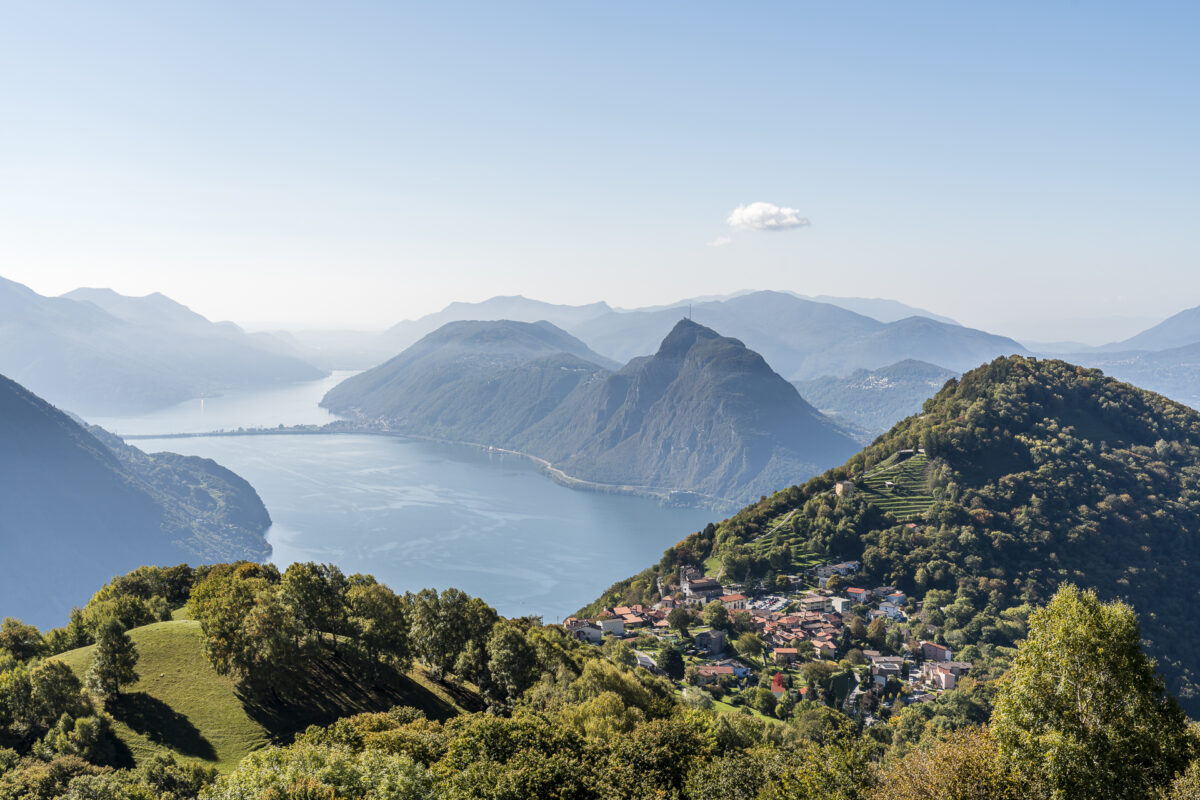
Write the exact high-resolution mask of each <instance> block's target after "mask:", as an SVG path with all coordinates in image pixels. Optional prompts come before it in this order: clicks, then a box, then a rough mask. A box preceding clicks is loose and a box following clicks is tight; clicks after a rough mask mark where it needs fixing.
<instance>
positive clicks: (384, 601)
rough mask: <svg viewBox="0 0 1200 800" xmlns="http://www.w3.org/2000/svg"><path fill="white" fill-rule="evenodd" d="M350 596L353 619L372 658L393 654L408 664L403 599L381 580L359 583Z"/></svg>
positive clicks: (406, 624)
mask: <svg viewBox="0 0 1200 800" xmlns="http://www.w3.org/2000/svg"><path fill="white" fill-rule="evenodd" d="M347 599H348V601H349V604H350V622H351V624H352V626H353V627H354V628H356V629H357V630H358V632H359V634H358V636H359V641H361V642H362V645H363V647H364V648H365V649H366V651H367V654H368V655H369V656H370V657H371V659H372V660H379V659H380V658H390V659H395V660H396V661H397V662H398V663H399V664H400V665H401V666H406V665H407V664H408V662H409V660H410V656H409V651H408V617H407V616H405V613H404V601H403V600H401V599H400V598H399V597H397V596H396V595H395V593H394V592H392V590H391V589H389V588H387V587H386V586H384V585H383V584H380V583H369V584H363V583H359V584H356V585H354V586H352V587H351V588H350V591H349V593H348V595H347Z"/></svg>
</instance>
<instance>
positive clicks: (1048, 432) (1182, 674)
mask: <svg viewBox="0 0 1200 800" xmlns="http://www.w3.org/2000/svg"><path fill="white" fill-rule="evenodd" d="M915 448H924V449H925V451H926V455H927V457H928V459H929V463H930V467H929V469H928V472H927V475H928V484H927V486H926V487H925V488H926V491H927V492H928V493H929V495H931V496H932V502H931V503H930V504H929V505H928V508H927V510H926V511H925V512H924V513H923V514H921V515H919V516H918V517H916V518H915V519H912V520H905V521H901V520H900V519H897V518H896V517H893V516H890V515H889V514H888V513H887V512H886V511H884V510H883V509H882V508H881V507H880V505H879V504H877V503H873V502H871V500H870V498H869V497H868V496H867V493H866V492H855V493H853V494H850V495H849V496H845V497H837V496H836V495H835V493H834V492H833V491H832V489H833V485H834V482H835V481H837V480H844V479H851V480H856V479H861V477H862V476H863V475H864V473H867V472H869V471H870V470H871V469H872V468H873V467H875V466H876V465H878V464H880V463H881V462H884V461H885V460H888V459H893V458H895V457H896V456H897V454H898V453H901V451H905V450H910V449H915ZM789 511H795V512H796V513H794V514H793V515H792V516H791V517H790V518H789V520H788V525H787V526H786V529H785V530H783V531H781V532H780V537H781V540H782V542H783V545H782V546H784V547H785V548H786V547H787V546H795V547H800V548H802V549H804V550H806V551H812V552H816V553H819V554H823V555H825V556H828V557H831V558H832V557H836V558H858V559H861V560H862V564H863V569H864V571H865V575H864V576H863V577H862V578H861V580H862V581H866V582H871V581H877V582H878V583H880V584H888V585H894V586H897V587H899V588H901V589H903V590H905V591H906V592H908V593H909V594H910V595H911V596H913V597H915V598H918V599H920V598H924V599H925V605H926V614H927V615H928V618H929V619H930V620H931V624H934V625H935V627H936V628H937V629H938V632H939V635H940V636H941V637H942V638H943V639H944V641H946V642H947V643H948V644H950V645H951V646H953V647H956V648H957V647H961V646H963V645H966V644H972V645H977V646H979V647H980V648H981V649H982V650H983V652H984V653H985V654H986V653H997V654H999V653H1001V652H1003V651H1004V650H1005V649H1006V648H1010V647H1011V646H1012V645H1013V644H1014V643H1015V642H1016V641H1017V640H1018V639H1020V638H1021V636H1022V635H1023V632H1024V623H1023V619H1024V616H1025V614H1026V612H1027V610H1028V608H1029V607H1031V606H1032V605H1033V604H1036V603H1040V602H1044V601H1045V600H1046V599H1047V598H1048V597H1049V596H1050V595H1051V594H1052V593H1053V591H1054V590H1055V589H1056V588H1057V587H1058V586H1059V585H1060V584H1062V583H1064V582H1068V581H1070V582H1074V583H1077V584H1079V585H1081V586H1088V587H1094V588H1095V589H1096V590H1097V592H1099V594H1100V595H1101V596H1102V597H1113V598H1122V599H1124V600H1126V601H1128V602H1130V603H1131V604H1132V605H1133V606H1134V607H1135V608H1136V609H1137V610H1138V612H1139V613H1140V615H1141V617H1142V620H1143V625H1144V635H1145V637H1146V638H1147V639H1148V640H1149V642H1150V652H1151V653H1152V655H1154V656H1155V657H1157V658H1158V659H1159V663H1160V668H1161V669H1162V670H1163V672H1164V674H1165V675H1166V677H1167V680H1168V685H1169V686H1170V688H1171V690H1172V691H1173V692H1175V693H1176V694H1177V695H1178V696H1179V697H1180V699H1181V701H1182V702H1183V703H1184V705H1185V707H1187V708H1188V709H1189V710H1190V711H1191V712H1192V713H1193V714H1196V713H1197V712H1198V711H1200V693H1198V684H1197V672H1198V670H1197V665H1198V663H1200V647H1197V645H1196V642H1197V641H1198V640H1200V622H1197V620H1196V618H1195V616H1194V615H1193V614H1192V606H1193V604H1194V599H1195V596H1196V590H1197V586H1198V582H1197V578H1196V576H1195V574H1194V567H1193V565H1194V564H1196V563H1197V560H1198V559H1200V536H1198V535H1197V531H1200V414H1197V413H1196V412H1195V411H1193V410H1192V409H1190V408H1187V407H1186V406H1183V405H1180V404H1178V403H1175V402H1173V401H1170V400H1167V399H1166V398H1163V397H1161V396H1159V395H1156V394H1153V393H1151V392H1147V391H1145V390H1142V389H1138V388H1136V387H1133V386H1130V385H1128V384H1124V383H1120V382H1118V381H1115V380H1113V379H1111V378H1107V377H1105V376H1104V375H1103V374H1102V373H1100V372H1099V371H1097V370H1092V369H1085V368H1082V367H1077V366H1074V365H1071V364H1068V363H1066V362H1062V361H1039V360H1036V359H1030V358H1024V357H1011V358H1000V359H997V360H995V361H993V362H992V363H990V364H987V365H985V366H983V367H980V368H978V369H975V370H972V371H971V372H968V373H966V374H965V375H964V376H963V377H962V378H961V379H960V380H952V381H950V382H948V383H947V384H946V386H945V387H944V388H943V389H942V390H941V391H940V392H939V393H938V394H937V395H935V396H934V397H933V398H931V399H930V400H929V401H928V402H927V403H926V404H925V407H924V410H923V413H922V414H920V415H917V416H913V417H909V418H908V419H905V420H904V421H902V422H900V423H899V424H897V425H896V426H895V427H894V428H892V430H891V431H889V432H888V433H887V434H885V435H884V436H882V437H880V438H879V439H878V440H877V441H876V442H875V443H874V444H873V445H871V446H870V447H868V448H866V449H865V450H863V451H862V452H861V453H859V454H858V455H856V456H855V457H853V458H852V459H850V461H848V462H847V463H846V464H845V465H844V466H842V467H839V468H837V469H834V470H830V471H829V472H827V473H825V474H824V475H821V476H819V477H817V478H813V479H812V480H810V481H808V482H807V483H806V484H804V485H803V486H794V487H792V488H790V489H786V490H784V491H782V492H779V493H777V494H775V495H774V496H772V497H771V498H769V499H767V500H765V501H763V502H760V503H758V504H755V505H753V506H749V507H747V508H745V509H743V510H742V511H741V512H739V513H738V514H736V515H735V516H734V517H732V518H731V519H729V520H726V521H724V522H722V523H721V524H720V525H713V526H709V527H708V528H706V529H705V531H702V532H700V533H698V534H694V535H693V536H691V537H689V538H688V539H686V540H684V541H682V542H680V543H679V544H678V545H677V546H675V547H673V548H671V549H670V550H668V551H667V553H666V554H665V555H664V557H663V559H662V561H661V562H660V563H659V564H658V565H657V566H656V567H654V568H652V569H650V570H647V571H646V572H644V573H642V574H641V575H638V576H636V577H635V578H632V579H629V580H627V581H624V582H621V583H619V584H617V585H615V586H614V587H613V588H612V589H611V590H610V591H609V592H607V593H606V594H605V596H604V599H605V601H608V602H614V601H616V600H621V601H627V602H641V601H643V600H649V599H652V595H653V594H655V590H654V585H655V583H654V578H655V577H658V576H662V577H663V578H664V580H666V581H667V582H668V583H669V582H670V581H671V580H672V579H673V575H674V573H675V570H676V569H677V568H678V566H679V565H681V564H699V563H702V562H703V561H704V560H705V559H707V558H709V557H711V556H714V555H718V556H720V557H721V558H722V559H723V563H724V564H725V567H726V570H727V572H728V571H729V570H730V568H731V565H733V569H734V570H735V571H740V572H742V573H743V576H744V577H746V578H749V579H753V578H754V577H755V576H756V575H757V576H761V575H763V574H765V573H766V572H767V571H773V570H774V569H775V568H776V567H775V566H773V565H772V563H771V560H772V559H771V554H768V555H766V556H762V557H759V556H755V555H754V554H753V553H752V552H751V551H750V550H749V549H748V548H747V547H746V542H748V541H749V540H751V539H753V538H755V537H756V536H757V535H758V534H760V533H761V532H763V531H764V530H766V526H767V525H768V523H772V522H774V521H776V520H778V519H780V518H781V517H782V516H783V515H785V514H786V513H787V512H789ZM781 557H783V558H784V559H786V560H788V561H790V554H787V553H784V554H782V556H781Z"/></svg>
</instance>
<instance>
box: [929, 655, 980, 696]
mask: <svg viewBox="0 0 1200 800" xmlns="http://www.w3.org/2000/svg"><path fill="white" fill-rule="evenodd" d="M970 669H971V664H970V663H969V662H966V661H933V660H930V661H926V662H925V663H924V664H923V665H922V666H921V681H922V682H923V683H924V684H925V685H926V686H930V687H932V688H934V689H941V690H942V691H949V690H951V689H953V688H954V687H955V686H957V685H958V679H959V678H960V677H961V676H963V675H965V674H966V673H967V672H969V671H970Z"/></svg>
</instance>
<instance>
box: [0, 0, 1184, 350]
mask: <svg viewBox="0 0 1200 800" xmlns="http://www.w3.org/2000/svg"><path fill="white" fill-rule="evenodd" d="M0 13H3V15H4V17H3V18H4V20H5V22H6V24H5V25H3V26H0V75H3V76H5V77H3V78H0V86H3V88H4V90H5V96H6V98H7V101H8V102H7V107H8V108H9V109H10V111H11V112H13V113H10V115H9V119H8V120H7V122H6V125H4V126H2V127H0V177H2V180H0V213H3V218H4V220H5V230H4V235H3V236H0V264H3V265H4V266H3V268H2V269H0V273H2V274H4V275H5V276H6V277H8V278H11V279H13V280H17V281H19V282H22V283H25V284H27V285H29V286H31V287H32V288H34V289H35V290H36V291H38V292H39V293H42V294H49V295H57V294H61V293H63V292H66V291H69V290H71V289H74V288H77V287H80V286H103V287H111V288H113V289H116V290H117V291H119V292H121V293H123V294H130V295H143V294H146V293H149V292H154V291H159V292H162V293H164V294H166V295H168V296H169V297H172V298H173V299H176V300H178V301H179V302H181V303H184V304H185V305H187V306H189V307H190V308H192V309H193V310H195V311H197V312H199V313H201V314H203V315H205V316H206V317H209V318H210V319H213V320H233V321H235V322H239V323H241V324H246V325H247V326H248V327H262V326H266V327H290V328H296V327H311V328H346V327H353V328H359V329H362V328H369V329H382V328H385V327H387V326H389V325H392V324H395V323H396V322H398V321H400V320H403V319H413V318H417V317H420V316H421V315H423V314H426V313H430V312H432V311H436V310H438V309H440V308H442V307H444V306H445V305H446V304H447V303H449V302H452V301H455V300H463V301H478V300H483V299H486V298H488V297H491V296H494V295H511V294H522V295H525V296H527V297H533V298H537V299H541V300H545V301H547V302H554V303H569V304H582V303H588V302H594V301H596V300H600V299H603V300H606V301H607V302H609V303H610V304H613V305H616V306H621V307H626V308H631V307H639V306H645V305H653V304H661V303H669V302H674V301H676V300H678V299H680V298H684V297H688V296H697V295H713V294H727V293H730V292H736V291H740V290H744V289H747V288H779V289H790V290H793V291H797V292H800V293H803V294H808V295H840V296H860V297H883V298H889V299H895V300H898V301H901V302H904V303H908V304H910V305H913V306H918V307H923V308H927V309H929V310H930V311H933V312H935V313H939V314H943V315H946V316H950V317H953V318H955V319H957V320H959V321H960V322H962V323H963V324H965V325H969V326H971V327H976V328H982V329H984V330H988V331H992V332H996V333H1001V334H1006V335H1009V336H1013V337H1015V338H1018V339H1032V340H1056V339H1078V340H1082V341H1085V342H1087V343H1098V342H1100V341H1104V340H1108V339H1118V338H1122V337H1123V336H1127V335H1129V334H1131V333H1134V332H1136V331H1137V330H1140V329H1141V328H1144V327H1146V325H1148V324H1152V323H1153V322H1156V321H1158V320H1161V319H1163V318H1166V317H1167V316H1170V315H1171V314H1174V313H1176V312H1178V311H1180V310H1182V309H1184V308H1188V307H1192V306H1196V305H1200V270H1196V269H1195V268H1194V267H1195V264H1196V263H1197V260H1198V257H1200V244H1198V243H1197V240H1196V237H1195V235H1194V217H1195V209H1196V191H1195V186H1196V185H1197V183H1198V180H1197V179H1198V178H1200V155H1198V154H1197V151H1196V148H1195V147H1194V142H1195V141H1197V140H1198V139H1200V103H1197V102H1195V100H1196V99H1197V98H1196V95H1197V89H1196V86H1195V82H1194V81H1193V80H1192V76H1193V75H1195V74H1196V72H1197V67H1200V64H1198V62H1200V53H1198V52H1197V51H1196V49H1195V48H1194V47H1193V46H1192V42H1191V38H1192V37H1191V36H1190V32H1191V31H1193V30H1195V28H1196V23H1197V22H1200V7H1196V6H1194V5H1191V4H1178V3H1151V4H1139V5H1137V6H1127V5H1123V4H1114V3H1086V4H1082V3H1051V4H1046V3H1018V4H1006V5H1004V6H1002V7H1000V6H980V5H971V6H962V5H952V4H950V5H930V6H923V7H922V6H917V7H913V6H904V7H899V6H895V5H894V4H887V3H869V4H866V5H862V6H856V7H855V8H854V9H847V8H842V7H838V6H830V5H828V4H802V3H764V4H759V5H755V6H752V7H733V6H728V5H725V4H717V3H687V4H683V3H660V4H654V5H651V6H647V5H636V6H634V5H629V6H622V5H606V6H603V7H599V6H596V7H591V6H580V5H575V4H569V5H563V4H543V3H522V4H517V5H506V6H503V7H501V6H496V5H494V4H488V3H452V4H438V5H436V6H413V7H404V6H395V5H392V4H383V3H361V4H356V5H354V6H351V7H344V8H340V9H339V10H338V13H337V14H330V13H328V11H327V9H325V8H324V7H321V6H318V5H310V4H290V5H288V6H286V7H276V6H271V5H262V6H249V7H248V6H244V5H241V4H236V5H235V4H227V3H226V4H223V3H213V4H205V5H204V6H183V5H162V4H153V3H146V2H131V3H126V4H121V5H118V6H113V5H104V6H90V5H85V4H79V5H48V4H33V5H9V6H7V7H6V8H5V9H4V10H3V11H2V12H0ZM231 20H236V24H230V21H231ZM33 65H36V68H33ZM1167 287H1169V291H1164V288H1167ZM1108 331H1110V332H1111V333H1106V332H1108Z"/></svg>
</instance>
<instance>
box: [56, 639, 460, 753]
mask: <svg viewBox="0 0 1200 800" xmlns="http://www.w3.org/2000/svg"><path fill="white" fill-rule="evenodd" d="M129 635H130V637H131V638H132V639H133V641H134V643H135V644H136V645H137V648H138V665H137V671H138V674H139V675H140V676H141V679H140V680H139V681H138V682H137V683H135V684H133V685H132V686H129V687H126V688H125V690H124V693H123V696H122V697H121V698H120V699H118V700H117V701H116V702H113V703H110V704H109V706H108V708H107V710H108V711H109V713H110V714H112V715H113V717H114V718H115V719H116V720H117V725H116V728H117V734H118V736H120V738H121V740H122V741H123V742H124V743H125V745H126V746H127V747H128V748H129V750H130V754H131V755H132V757H133V758H134V759H136V760H139V761H140V760H141V759H143V758H145V757H147V756H149V755H151V754H152V753H154V752H156V751H159V750H162V749H167V750H170V751H171V752H173V753H174V754H175V755H176V756H180V757H184V758H190V759H195V760H199V761H203V762H205V763H207V764H209V765H211V766H216V767H217V768H218V769H221V770H222V771H225V770H229V769H232V768H233V767H234V766H235V765H236V764H237V762H238V761H240V760H241V759H242V758H243V757H245V756H246V755H247V754H248V753H250V752H251V751H253V750H256V749H258V748H260V747H263V746H264V745H266V744H269V743H271V742H273V741H286V740H288V739H290V738H291V736H292V735H294V733H295V732H296V731H299V730H303V729H304V727H305V726H307V725H308V724H310V723H327V722H331V721H332V720H333V719H336V718H337V717H340V716H344V715H347V714H353V713H358V712H360V711H375V710H382V709H386V708H389V707H391V706H392V705H412V706H416V707H417V708H420V709H421V710H422V711H424V712H425V713H426V714H427V715H428V716H430V717H433V718H443V719H444V718H447V717H450V716H454V715H455V714H457V713H459V712H461V711H463V710H468V709H471V708H473V707H474V706H475V705H476V702H477V699H476V698H474V697H472V696H471V695H470V694H469V693H467V692H462V691H459V692H456V693H452V692H451V690H450V689H449V687H446V686H444V685H442V684H440V683H437V682H435V681H433V680H431V679H430V678H429V677H428V676H426V675H424V674H423V673H421V672H420V671H418V670H415V671H414V672H413V673H411V674H410V675H408V676H393V679H392V680H391V681H385V682H384V683H385V685H384V686H383V687H381V688H379V687H366V686H364V685H362V684H361V682H360V681H359V680H357V678H356V677H355V671H354V670H353V669H350V668H349V667H348V665H345V664H343V663H340V662H328V661H323V662H321V663H318V664H314V665H312V674H311V679H312V680H311V684H312V691H310V692H308V693H306V694H308V695H310V696H316V695H317V694H321V695H323V696H322V697H321V700H322V702H321V703H320V704H319V705H317V704H311V705H310V704H307V703H305V702H304V701H301V703H300V705H301V706H303V708H302V709H297V708H294V707H293V708H257V707H253V706H248V705H247V704H245V703H243V702H242V699H241V698H240V697H239V696H238V694H237V692H236V690H235V688H234V684H233V681H232V680H231V679H229V678H227V677H222V676H220V675H218V674H217V673H216V672H215V671H213V668H212V667H211V666H210V665H209V663H208V661H207V660H206V659H205V658H204V655H203V653H202V651H201V632H200V624H199V623H197V622H193V621H190V620H176V621H173V622H159V623H156V624H153V625H147V626H145V627H142V628H136V629H134V630H132V631H130V632H129ZM92 650H93V648H92V647H84V648H80V649H78V650H72V651H70V652H68V653H63V654H62V655H59V656H56V658H60V659H62V660H63V661H65V662H66V663H67V664H68V665H70V667H71V668H72V669H73V670H74V671H75V673H76V674H77V675H79V676H80V677H81V678H82V677H83V674H84V673H85V672H86V671H87V668H88V666H89V664H90V663H91V659H92Z"/></svg>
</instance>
